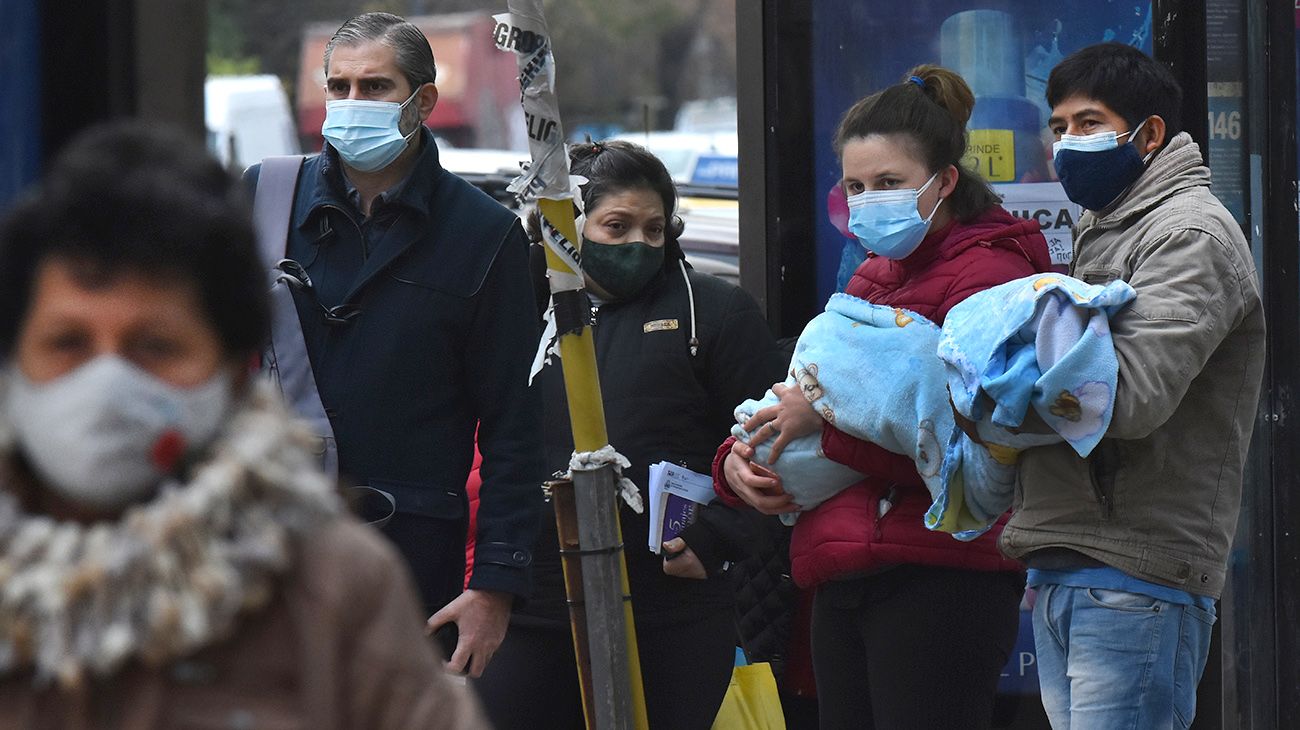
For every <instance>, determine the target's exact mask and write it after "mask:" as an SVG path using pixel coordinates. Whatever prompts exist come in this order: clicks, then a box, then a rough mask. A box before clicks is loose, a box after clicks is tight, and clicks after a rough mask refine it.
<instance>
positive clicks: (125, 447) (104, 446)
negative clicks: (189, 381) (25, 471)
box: [5, 355, 233, 510]
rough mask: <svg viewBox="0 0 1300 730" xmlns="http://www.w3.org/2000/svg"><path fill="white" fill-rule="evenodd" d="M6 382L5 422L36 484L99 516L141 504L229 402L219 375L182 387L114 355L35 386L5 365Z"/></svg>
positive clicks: (213, 426)
mask: <svg viewBox="0 0 1300 730" xmlns="http://www.w3.org/2000/svg"><path fill="white" fill-rule="evenodd" d="M9 381H10V383H9V393H8V397H7V403H6V408H5V410H6V412H7V413H6V417H7V420H8V421H9V423H10V426H11V428H12V429H13V433H14V436H15V438H16V441H17V445H18V448H19V449H20V450H21V451H22V453H23V454H24V455H26V457H27V459H28V461H29V462H30V463H31V465H32V468H33V469H35V471H36V474H37V476H38V477H39V478H40V479H41V482H42V486H44V487H45V488H47V489H49V490H51V491H53V492H55V493H57V494H59V495H61V496H63V497H65V498H67V499H69V500H71V501H73V502H76V503H78V504H81V505H84V506H86V507H91V508H94V509H104V510H110V509H120V508H122V507H125V506H127V505H129V504H131V503H132V502H137V501H141V500H142V499H145V498H147V497H148V496H149V495H150V494H151V493H152V492H153V491H154V490H155V489H156V488H157V487H158V484H159V482H160V481H161V480H162V479H163V478H164V477H166V476H167V475H169V474H171V473H172V471H173V470H174V469H175V467H176V465H177V461H178V460H179V457H180V455H181V454H183V453H185V452H187V451H192V450H194V449H198V448H201V447H203V446H206V445H207V444H208V443H209V442H210V441H211V440H212V439H213V437H215V436H216V434H217V431H218V430H219V429H220V427H221V424H222V423H223V422H224V421H225V417H226V412H227V410H228V409H229V407H230V402H231V399H232V397H233V396H232V384H231V376H230V374H229V373H228V372H226V371H225V370H222V371H221V372H219V373H218V374H217V375H215V376H213V377H212V378H211V379H210V380H208V381H207V382H206V383H202V384H200V385H198V386H196V387H193V388H179V387H177V386H174V385H170V384H168V383H165V382H163V381H162V380H159V379H158V378H156V377H154V376H152V375H150V374H149V373H147V372H145V371H144V370H141V369H140V368H138V367H136V366H135V365H133V364H131V363H130V362H128V361H126V360H124V359H122V358H121V357H118V356H116V355H103V356H100V357H97V358H95V359H94V360H91V361H90V362H88V363H86V364H85V365H82V366H81V367H79V368H77V369H76V370H74V371H72V372H70V373H68V374H67V375H63V376H60V377H59V378H56V379H54V380H51V381H50V382H48V383H39V384H37V383H32V382H31V381H30V380H28V379H27V377H26V376H24V375H23V374H22V372H21V371H19V369H18V368H17V367H15V366H10V368H9Z"/></svg>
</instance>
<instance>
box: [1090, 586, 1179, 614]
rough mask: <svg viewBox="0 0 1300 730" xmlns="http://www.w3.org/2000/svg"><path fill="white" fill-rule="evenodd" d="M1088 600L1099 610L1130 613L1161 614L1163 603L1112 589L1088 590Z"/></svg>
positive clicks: (1137, 594) (1155, 599)
mask: <svg viewBox="0 0 1300 730" xmlns="http://www.w3.org/2000/svg"><path fill="white" fill-rule="evenodd" d="M1085 592H1086V593H1087V595H1088V600H1089V601H1092V603H1093V605H1095V606H1098V607H1099V608H1108V609H1111V610H1113V611H1126V612H1129V613H1160V607H1161V604H1163V603H1164V601H1161V600H1160V599H1158V598H1152V597H1151V596H1144V595H1142V594H1141V593H1130V592H1129V591H1116V590H1112V589H1110V588H1088V589H1087V590H1086V591H1085Z"/></svg>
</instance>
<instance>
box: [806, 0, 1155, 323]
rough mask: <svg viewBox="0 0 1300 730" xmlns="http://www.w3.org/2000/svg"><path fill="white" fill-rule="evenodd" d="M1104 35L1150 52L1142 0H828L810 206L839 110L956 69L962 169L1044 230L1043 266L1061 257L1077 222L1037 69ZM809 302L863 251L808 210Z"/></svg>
mask: <svg viewBox="0 0 1300 730" xmlns="http://www.w3.org/2000/svg"><path fill="white" fill-rule="evenodd" d="M1105 41H1115V42H1120V43H1126V44H1129V45H1132V46H1135V47H1137V48H1140V49H1142V50H1143V51H1146V52H1147V53H1150V52H1151V4H1150V3H1149V2H1146V3H1142V2H1132V0H1127V1H1125V2H1118V1H1115V0H1055V1H1052V0H1048V1H1044V0H1003V1H1002V2H996V1H994V2H980V3H975V2H971V1H970V0H965V1H961V0H916V1H915V2H911V3H905V4H899V3H892V2H885V1H884V0H872V1H868V2H863V1H861V0H827V1H826V2H818V3H816V4H815V6H814V13H813V70H812V75H813V103H814V110H813V115H814V130H813V135H814V138H813V145H814V154H815V160H814V165H815V168H814V175H815V180H816V186H817V190H816V191H814V193H813V201H812V204H813V205H816V206H818V207H819V209H820V208H824V207H825V206H826V205H827V194H828V192H829V191H830V190H831V188H833V187H834V186H835V185H836V183H837V182H838V180H839V178H840V165H839V160H838V159H837V158H836V156H835V152H834V150H833V149H832V148H831V141H832V139H833V137H834V134H835V129H836V126H837V125H838V124H839V120H840V116H841V115H842V114H843V113H844V111H845V110H847V109H848V108H849V107H850V106H851V105H852V104H853V102H855V101H857V100H858V99H859V98H861V97H863V96H866V95H867V94H870V93H873V92H875V91H879V90H880V89H882V88H884V87H886V86H888V85H891V84H895V83H898V82H900V81H901V80H902V78H903V75H904V73H905V72H906V71H907V70H908V69H910V68H911V67H913V66H915V65H917V64H921V63H937V64H940V65H942V66H945V67H947V68H950V69H952V70H954V71H956V72H957V73H959V74H961V76H962V77H963V78H965V79H966V82H967V83H968V84H970V86H971V89H972V91H974V92H975V96H976V102H975V109H974V112H973V114H972V116H971V120H970V123H969V124H968V132H969V146H968V149H967V155H966V157H965V159H964V160H963V162H964V164H965V165H966V166H968V167H969V168H971V169H974V170H978V171H979V172H980V173H981V174H982V175H983V176H984V177H985V178H986V179H987V180H988V181H989V182H991V183H993V184H994V188H995V190H996V191H997V192H998V194H999V195H1001V196H1002V197H1003V198H1004V200H1006V201H1007V208H1008V209H1009V210H1011V211H1012V213H1013V214H1015V215H1021V216H1022V217H1027V218H1028V217H1032V218H1035V219H1036V220H1038V221H1039V224H1040V225H1041V226H1043V233H1044V235H1045V236H1047V238H1048V241H1049V244H1050V246H1051V251H1052V257H1053V261H1054V263H1056V264H1058V265H1060V266H1064V265H1066V264H1068V261H1069V256H1070V254H1071V252H1072V250H1073V245H1072V239H1071V233H1070V224H1072V223H1073V221H1075V220H1077V219H1078V207H1077V206H1074V205H1073V204H1071V203H1070V202H1069V201H1068V200H1067V199H1066V197H1065V194H1064V191H1062V190H1061V187H1060V184H1059V183H1057V182H1056V180H1055V177H1056V176H1055V171H1054V170H1053V168H1052V159H1051V155H1052V141H1053V138H1052V136H1051V134H1050V133H1049V132H1048V131H1047V118H1048V116H1049V115H1050V112H1051V110H1050V109H1049V108H1048V106H1047V101H1046V99H1045V89H1046V85H1047V77H1048V74H1049V73H1051V70H1052V68H1053V67H1054V66H1055V65H1056V64H1057V63H1059V62H1060V61H1061V59H1062V58H1064V57H1065V56H1067V55H1069V54H1070V53H1072V52H1074V51H1076V50H1078V49H1080V48H1083V47H1084V46H1088V45H1092V44H1094V43H1101V42H1105ZM816 217H817V219H818V226H817V231H816V237H817V247H816V256H817V261H816V265H817V292H818V296H819V297H820V301H819V304H821V303H824V302H825V300H826V299H827V298H829V297H830V295H831V294H832V293H834V292H835V291H837V290H839V289H841V288H842V287H843V285H844V282H846V281H847V280H848V276H849V275H850V274H851V273H852V271H853V269H854V268H855V267H856V265H857V263H858V262H860V261H861V260H862V259H863V257H864V255H865V254H864V252H863V250H862V248H861V246H859V245H858V244H857V242H856V241H854V240H852V239H848V238H846V237H845V236H844V234H843V233H841V232H840V231H839V230H837V228H836V227H835V225H834V224H833V223H832V221H831V219H830V216H828V215H818V216H816Z"/></svg>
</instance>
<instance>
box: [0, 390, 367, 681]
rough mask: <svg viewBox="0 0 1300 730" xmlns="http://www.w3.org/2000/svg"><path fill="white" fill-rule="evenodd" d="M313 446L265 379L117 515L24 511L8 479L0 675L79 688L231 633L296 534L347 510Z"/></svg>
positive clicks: (269, 583) (2, 512) (0, 448)
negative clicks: (204, 440) (72, 517)
mask: <svg viewBox="0 0 1300 730" xmlns="http://www.w3.org/2000/svg"><path fill="white" fill-rule="evenodd" d="M310 447H311V441H310V438H309V437H308V436H306V435H305V433H304V432H302V431H301V430H299V428H298V427H296V426H294V425H293V423H292V422H291V421H290V420H289V418H288V417H287V416H286V414H285V413H284V411H283V407H282V406H280V405H279V404H278V403H277V402H276V400H275V398H274V396H273V395H272V394H271V393H270V392H269V390H267V389H265V388H257V389H255V392H254V393H252V394H251V395H250V397H249V398H248V399H247V401H246V402H245V403H243V404H242V407H241V409H240V410H239V411H238V412H237V413H235V414H234V415H233V417H232V418H231V419H230V421H229V422H228V424H227V427H226V428H225V430H224V431H223V433H222V435H221V436H220V437H218V439H217V441H216V443H215V444H214V445H213V446H212V447H211V448H210V449H209V450H208V452H207V456H206V457H205V459H204V460H203V461H201V462H200V463H198V464H197V465H196V466H195V467H194V468H193V469H191V470H190V472H189V477H188V481H187V482H184V483H181V482H178V481H177V482H170V483H167V484H164V485H163V486H162V488H161V490H160V491H159V492H158V494H157V495H156V496H155V497H154V498H153V499H152V500H151V501H149V502H147V503H144V504H139V505H136V506H133V507H131V508H129V509H128V510H127V511H126V512H124V513H123V514H122V516H121V517H120V518H119V519H118V520H117V521H116V522H100V523H95V524H90V525H83V524H79V523H75V522H66V521H58V520H55V519H52V518H50V517H47V516H43V515H33V514H24V513H23V512H22V511H21V509H20V507H19V505H18V501H17V500H16V499H15V498H14V497H13V496H12V495H11V494H10V493H9V491H8V490H7V489H3V487H4V486H5V485H4V484H0V676H4V675H10V674H13V673H16V672H24V671H31V672H33V674H34V676H35V680H36V682H37V683H38V684H42V685H43V684H47V683H49V682H51V681H55V682H58V683H59V684H60V685H63V686H65V687H75V686H77V685H79V684H80V683H81V682H82V681H83V680H84V679H85V675H86V673H87V672H89V673H91V674H94V675H98V676H106V675H109V674H111V673H113V672H114V671H115V670H116V669H117V668H119V667H120V666H121V665H122V664H123V663H125V662H127V661H131V660H139V661H141V662H143V663H145V664H147V665H154V666H156V665H159V664H162V663H164V662H166V661H168V660H171V659H174V658H177V657H180V656H183V655H186V654H189V653H192V652H193V651H195V650H197V649H199V648H202V647H204V646H207V645H210V644H212V643H214V642H216V641H218V640H220V639H222V638H225V637H227V636H229V635H230V633H231V632H232V630H233V628H234V626H235V622H236V620H237V618H238V617H239V616H240V615H241V614H243V613H246V612H249V611H253V610H256V609H258V608H261V607H263V606H265V605H266V604H267V603H268V602H269V601H270V600H271V598H272V596H273V595H274V590H275V587H276V583H277V578H278V577H279V576H280V575H281V574H283V573H285V572H286V571H287V570H288V569H289V568H290V566H291V563H292V556H293V551H294V547H295V545H296V544H297V542H298V541H299V540H300V538H302V537H303V536H304V535H305V534H307V533H309V532H311V531H312V530H313V529H315V528H316V527H318V526H319V525H321V524H322V523H324V522H325V521H327V520H329V519H331V518H332V517H333V516H335V515H336V514H338V513H339V512H340V509H341V508H340V502H339V500H338V498H337V497H336V495H335V491H334V487H333V485H332V484H331V483H330V482H329V480H328V479H327V478H326V477H325V476H324V475H323V474H321V473H320V471H319V469H318V468H317V466H316V463H315V459H314V457H313V456H312V455H311V450H310ZM12 458H13V453H12V446H9V445H0V460H11V459H12Z"/></svg>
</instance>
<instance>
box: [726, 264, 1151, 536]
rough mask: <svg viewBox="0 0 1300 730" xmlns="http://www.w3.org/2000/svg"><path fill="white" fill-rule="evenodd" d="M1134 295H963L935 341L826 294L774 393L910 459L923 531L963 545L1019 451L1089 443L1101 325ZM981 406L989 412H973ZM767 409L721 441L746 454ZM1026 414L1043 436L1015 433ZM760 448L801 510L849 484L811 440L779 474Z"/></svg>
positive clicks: (1040, 285) (1044, 280)
mask: <svg viewBox="0 0 1300 730" xmlns="http://www.w3.org/2000/svg"><path fill="white" fill-rule="evenodd" d="M1134 296H1135V294H1134V292H1133V289H1132V288H1131V287H1129V286H1128V284H1126V283H1124V282H1122V281H1116V282H1112V283H1111V284H1109V285H1107V286H1104V287H1103V286H1094V285H1089V284H1086V283H1085V282H1082V281H1079V280H1077V279H1072V278H1070V277H1068V276H1062V275H1034V276H1030V277H1025V278H1023V279H1019V280H1016V281H1013V282H1009V283H1007V284H1003V285H1001V286H998V287H993V288H991V289H988V290H986V291H984V292H980V293H978V294H975V295H973V296H971V297H970V298H968V299H967V300H965V301H963V302H962V303H960V304H958V305H957V306H956V307H954V308H953V309H952V310H951V311H950V312H949V314H948V317H947V319H946V321H945V324H944V327H943V328H942V330H941V329H940V328H939V327H938V326H936V325H935V324H934V323H933V322H930V321H929V320H927V319H925V318H924V317H922V316H920V315H919V314H916V313H913V312H908V311H906V310H902V309H897V308H894V307H886V306H881V305H876V304H871V303H869V302H866V301H864V300H861V299H857V298H856V297H851V296H849V295H847V294H836V295H834V296H832V297H831V299H830V301H829V302H828V303H827V305H826V311H825V312H823V313H822V314H820V315H818V316H817V317H815V318H814V319H813V320H812V321H811V322H809V323H808V326H807V327H805V328H804V331H803V333H802V334H801V335H800V337H799V341H798V343H797V345H796V346H795V352H794V358H793V360H792V362H791V369H790V376H789V377H788V378H787V380H786V385H788V386H791V387H798V388H799V389H800V390H801V391H802V392H803V394H804V396H805V397H807V398H808V400H809V402H810V403H812V405H813V408H814V410H816V411H817V412H818V413H819V414H821V416H822V417H823V418H824V419H825V420H826V421H827V422H828V423H830V424H832V425H834V426H835V427H836V428H838V429H839V430H840V431H842V432H844V433H847V434H849V435H851V436H854V437H856V438H859V439H862V440H865V441H870V442H872V443H875V444H876V445H878V446H880V447H882V448H884V449H886V450H888V451H892V452H894V453H897V454H903V455H905V456H909V457H911V458H912V460H913V461H914V462H915V463H916V467H917V472H918V473H919V474H920V475H921V478H922V480H923V481H924V483H925V485H926V487H927V489H929V491H930V495H931V497H932V498H933V499H934V503H933V505H932V506H931V508H930V511H929V513H928V514H927V515H926V525H927V526H928V527H930V529H935V530H942V531H945V532H950V533H953V534H954V537H957V538H958V539H962V540H971V539H974V538H975V537H978V536H979V535H980V534H982V533H983V532H984V531H986V530H987V529H988V528H989V527H990V526H991V525H992V524H993V523H994V522H995V521H996V520H997V519H998V517H999V516H1001V515H1002V514H1003V513H1004V512H1005V511H1006V510H1007V509H1009V508H1010V506H1011V496H1012V492H1013V489H1014V484H1015V462H1016V459H1017V457H1018V454H1019V452H1020V451H1021V450H1023V449H1026V448H1031V447H1034V446H1041V445H1046V444H1052V443H1060V442H1061V441H1066V442H1068V443H1070V444H1071V446H1073V447H1074V448H1075V450H1076V451H1077V452H1078V453H1079V454H1080V455H1081V456H1086V455H1087V454H1088V453H1090V452H1091V450H1092V448H1094V447H1095V446H1096V444H1097V442H1098V441H1100V440H1101V437H1102V435H1104V434H1105V431H1106V429H1107V428H1108V427H1109V424H1110V416H1111V413H1112V411H1113V406H1114V397H1115V386H1116V381H1117V378H1118V362H1117V360H1116V358H1115V352H1114V346H1113V344H1112V343H1111V341H1110V331H1109V318H1110V317H1111V316H1112V315H1113V314H1114V313H1115V312H1117V311H1119V310H1120V309H1122V308H1123V307H1124V306H1125V305H1127V303H1128V302H1130V301H1132V299H1133V297H1134ZM936 353H937V354H936ZM950 388H951V395H952V403H951V404H950V403H949V389H950ZM981 394H984V395H986V396H988V398H989V399H991V401H992V402H993V403H994V405H995V407H994V408H993V409H992V410H991V411H989V412H987V413H986V412H984V411H983V410H982V408H981V403H982V402H981V399H980V395H981ZM778 401H779V398H777V396H776V394H775V393H773V392H772V391H771V390H769V391H768V392H767V393H766V394H765V396H764V397H763V398H762V399H760V400H747V401H745V402H744V403H741V404H740V405H739V406H737V408H736V412H735V416H736V421H737V425H736V426H735V427H733V428H732V434H733V435H735V436H736V437H737V438H738V439H739V440H741V441H743V442H745V443H749V440H750V437H751V435H752V434H750V433H748V432H746V431H745V430H744V428H743V426H742V425H741V424H744V423H745V422H746V421H748V420H749V418H750V417H752V416H753V415H754V413H756V412H757V411H758V410H760V409H762V408H765V407H767V406H770V405H775V404H776V403H777V402H778ZM954 406H955V407H956V409H957V410H958V412H960V413H962V414H963V415H964V416H965V417H967V418H968V419H970V420H972V421H975V422H976V423H977V428H978V430H979V435H980V436H981V441H982V442H983V444H982V445H980V444H976V443H975V442H973V441H972V440H971V439H970V438H969V437H967V436H966V435H965V434H964V433H963V432H962V431H961V429H959V428H957V426H956V423H955V421H954V419H953V415H952V409H953V407H954ZM1031 406H1032V407H1033V408H1034V410H1035V412H1037V413H1038V414H1039V415H1040V416H1041V417H1042V419H1043V421H1044V422H1045V423H1046V425H1047V426H1048V427H1049V428H1050V432H1049V433H1041V434H1039V433H1017V432H1015V430H1014V429H1015V428H1016V427H1018V426H1020V425H1021V424H1022V423H1023V422H1024V418H1025V415H1026V414H1027V412H1028V410H1029V408H1030V407H1031ZM1008 429H1011V430H1008ZM771 443H772V441H771V440H770V439H768V440H764V441H763V442H762V443H760V444H759V445H758V446H757V447H756V449H755V461H757V462H758V463H760V464H761V465H763V466H766V467H767V468H769V469H772V470H773V471H775V472H776V473H778V474H779V475H780V477H781V480H782V485H783V487H784V489H785V491H786V492H787V493H788V494H790V495H791V496H792V497H793V498H794V502H795V503H797V504H799V505H801V506H802V507H803V508H804V509H812V508H814V507H816V506H817V505H819V504H821V503H822V502H824V501H826V500H827V499H829V498H830V497H831V496H833V495H835V494H837V493H838V492H840V491H841V490H843V489H844V488H846V487H848V486H849V485H851V484H853V483H854V482H856V481H858V480H860V479H861V478H862V475H861V474H860V473H858V472H856V471H854V470H853V469H850V468H849V467H847V466H845V465H843V464H839V463H837V462H834V461H832V460H830V459H828V458H826V456H825V455H824V454H822V452H821V434H820V433H814V434H811V435H808V436H804V437H802V438H799V439H796V440H794V441H792V442H790V443H789V444H788V445H787V446H786V448H785V450H784V451H783V452H782V454H781V457H780V459H779V465H773V464H771V463H770V462H769V458H770V454H771ZM797 517H798V515H797V514H786V515H782V520H783V521H785V522H786V524H794V522H795V521H796V519H797Z"/></svg>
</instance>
